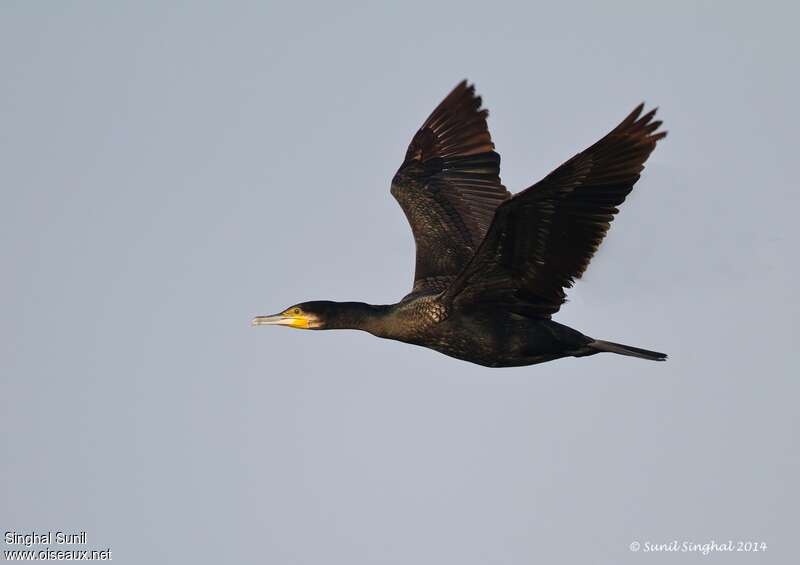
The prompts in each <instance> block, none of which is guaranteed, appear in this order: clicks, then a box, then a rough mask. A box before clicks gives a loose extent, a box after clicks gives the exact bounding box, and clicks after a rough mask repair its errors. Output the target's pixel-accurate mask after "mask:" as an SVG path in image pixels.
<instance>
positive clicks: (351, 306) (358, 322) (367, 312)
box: [325, 302, 391, 337]
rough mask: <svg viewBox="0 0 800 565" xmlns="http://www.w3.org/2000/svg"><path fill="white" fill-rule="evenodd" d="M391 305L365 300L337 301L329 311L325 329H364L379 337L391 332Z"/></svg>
mask: <svg viewBox="0 0 800 565" xmlns="http://www.w3.org/2000/svg"><path fill="white" fill-rule="evenodd" d="M390 311H391V306H388V305H375V304H365V303H364V302H336V303H335V306H334V307H333V308H331V310H330V311H329V312H328V319H327V321H326V324H325V329H329V330H363V331H365V332H369V333H371V334H373V335H376V336H379V337H386V336H388V334H389V329H390V326H389V323H388V322H389V320H388V317H389V315H390Z"/></svg>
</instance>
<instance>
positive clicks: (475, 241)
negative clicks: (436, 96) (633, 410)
mask: <svg viewBox="0 0 800 565" xmlns="http://www.w3.org/2000/svg"><path fill="white" fill-rule="evenodd" d="M642 110H643V106H641V105H640V106H639V107H637V108H636V109H635V110H634V111H633V112H631V114H630V115H628V117H627V118H625V119H624V120H623V121H622V123H620V124H619V125H618V126H617V127H616V128H614V129H613V130H612V131H611V132H610V133H609V134H608V135H606V136H605V137H603V138H602V139H601V140H600V141H598V142H597V143H595V144H594V145H592V146H591V147H589V148H588V149H586V150H585V151H583V152H581V153H578V154H577V155H576V156H574V157H573V158H572V159H570V160H568V161H567V162H566V163H564V164H563V165H561V166H560V167H558V168H557V169H556V170H555V171H553V172H552V173H550V174H549V175H547V176H546V177H545V178H544V179H542V180H541V181H539V182H538V183H536V184H534V185H533V186H531V187H529V188H527V189H525V190H523V191H522V192H520V193H518V194H516V195H514V196H512V195H511V194H510V193H509V192H508V191H507V190H506V189H505V187H504V186H503V185H502V183H501V182H500V156H499V155H498V154H497V153H496V152H495V151H494V143H492V139H491V136H490V135H489V130H488V128H487V125H486V116H487V114H488V113H487V111H486V110H484V109H481V99H480V97H478V96H476V95H475V88H474V86H468V85H467V82H466V81H464V82H462V83H460V84H459V85H458V86H456V88H455V89H454V90H453V91H452V92H451V93H450V94H449V95H448V96H447V97H446V98H445V99H444V100H443V101H442V103H441V104H439V106H438V107H437V108H436V109H435V110H434V111H433V113H432V114H431V115H430V117H429V118H428V119H427V120H426V121H425V123H424V124H423V125H422V127H421V128H420V129H419V131H417V133H416V134H415V135H414V138H413V139H412V140H411V144H410V145H409V147H408V151H407V152H406V157H405V160H404V161H403V164H402V165H400V169H399V170H398V171H397V174H395V176H394V179H393V180H392V187H391V192H392V195H393V196H394V197H395V198H396V199H397V201H398V202H399V203H400V206H401V207H402V209H403V211H404V212H405V215H406V218H408V222H409V224H411V231H412V232H413V234H414V240H415V242H416V247H417V259H416V270H415V274H414V285H413V289H412V291H411V293H410V294H408V295H407V296H406V297H404V298H403V299H402V300H401V301H400V302H398V303H397V304H392V305H384V306H374V305H369V304H364V303H360V302H328V301H315V302H305V303H301V304H297V305H295V306H292V307H290V308H288V309H287V310H285V311H283V312H281V313H280V314H276V315H274V316H259V317H257V318H255V320H254V321H253V323H254V324H255V325H268V324H277V325H287V326H292V327H297V328H303V329H359V330H364V331H368V332H370V333H372V334H374V335H376V336H379V337H385V338H389V339H395V340H399V341H404V342H407V343H413V344H416V345H421V346H424V347H429V348H431V349H435V350H437V351H440V352H442V353H444V354H446V355H450V356H452V357H456V358H458V359H464V360H466V361H471V362H473V363H478V364H480V365H486V366H489V367H511V366H519V365H531V364H534V363H541V362H543V361H550V360H552V359H558V358H560V357H567V356H573V357H583V356H586V355H594V354H595V353H600V352H603V351H607V352H613V353H618V354H622V355H630V356H633V357H641V358H644V359H651V360H655V361H663V360H664V359H666V357H667V356H666V355H665V354H663V353H658V352H655V351H648V350H645V349H639V348H636V347H630V346H627V345H620V344H617V343H612V342H607V341H601V340H596V339H593V338H590V337H587V336H585V335H583V334H582V333H580V332H578V331H576V330H573V329H572V328H569V327H567V326H564V325H562V324H559V323H557V322H554V321H553V320H551V316H552V314H554V313H555V312H557V311H558V310H559V308H560V307H561V304H563V302H564V300H565V289H566V288H569V287H571V286H572V284H573V283H574V281H575V279H577V278H580V276H581V275H582V274H583V272H584V271H585V270H586V268H587V266H588V265H589V261H590V260H591V258H592V256H593V255H594V252H595V251H596V250H597V248H598V246H599V245H600V243H601V242H602V241H603V238H604V237H605V235H606V232H607V231H608V227H609V225H610V223H611V221H612V220H613V219H614V215H615V214H616V213H617V211H618V210H617V207H618V206H619V205H620V204H622V202H624V200H625V197H626V196H627V195H628V194H629V193H630V191H631V190H632V189H633V185H634V184H635V183H636V181H637V180H639V175H640V173H641V171H642V169H643V168H644V162H645V161H646V160H647V157H648V156H649V155H650V153H651V152H652V151H653V149H654V148H655V146H656V142H657V141H658V140H659V139H661V138H663V137H664V136H665V135H666V132H659V131H658V128H659V126H660V125H661V122H660V121H654V120H653V117H654V115H655V110H652V111H650V112H648V113H646V114H644V115H642Z"/></svg>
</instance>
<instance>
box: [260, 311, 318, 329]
mask: <svg viewBox="0 0 800 565" xmlns="http://www.w3.org/2000/svg"><path fill="white" fill-rule="evenodd" d="M250 325H251V326H289V327H292V328H301V329H304V330H307V329H308V328H309V319H308V318H307V317H305V316H287V315H285V314H274V315H272V316H256V317H255V318H253V321H252V322H251V324H250Z"/></svg>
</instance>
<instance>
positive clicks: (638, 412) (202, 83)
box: [0, 2, 800, 565]
mask: <svg viewBox="0 0 800 565" xmlns="http://www.w3.org/2000/svg"><path fill="white" fill-rule="evenodd" d="M288 4H289V3H286V2H281V3H278V2H247V3H222V2H218V3H199V2H197V3H171V4H169V5H168V6H163V5H161V4H160V3H155V2H149V3H147V2H145V3H134V2H128V3H103V2H73V3H55V2H51V3H46V2H39V3H34V2H4V3H3V4H2V7H0V72H2V85H3V86H2V88H0V162H1V163H2V166H0V190H2V205H0V233H1V235H0V261H2V265H3V271H2V272H3V276H2V277H1V278H0V312H2V315H1V316H0V379H2V380H1V381H0V383H1V384H2V393H0V425H2V427H3V430H4V431H5V433H4V434H3V453H4V454H5V456H4V457H3V461H2V463H0V479H1V481H0V482H2V487H0V488H2V490H0V528H1V529H2V530H3V531H5V530H17V531H30V530H37V531H38V530H47V529H51V530H58V529H61V530H70V529H72V530H86V531H87V537H88V546H89V547H101V548H104V547H111V549H112V551H113V556H114V561H115V562H116V563H123V564H126V563H132V564H138V563H196V564H203V563H226V562H227V563H236V562H248V563H249V562H254V563H256V562H257V563H269V564H276V565H278V564H280V565H284V564H287V565H288V564H309V565H310V564H320V563H325V564H342V565H360V564H365V565H366V564H375V563H382V564H397V565H400V564H404V565H405V564H414V565H427V564H431V565H434V564H435V565H441V564H458V565H473V564H474V565H478V564H481V565H483V564H486V563H493V564H494V563H496V564H509V565H511V564H514V565H517V564H523V563H526V564H527V563H581V564H582V563H603V564H606V563H607V564H623V563H648V564H649V563H667V562H670V563H677V562H693V561H696V559H697V558H696V557H695V556H693V555H679V556H675V555H668V554H657V555H655V554H654V555H643V554H641V553H639V554H636V553H631V552H630V551H629V549H628V546H629V544H630V543H631V542H632V541H634V540H638V541H640V542H641V543H644V542H645V541H650V542H668V541H671V540H675V539H677V540H688V541H695V542H698V543H703V542H708V541H710V540H711V539H714V540H717V541H720V540H727V539H734V540H737V539H742V540H757V541H764V542H766V543H767V545H768V551H767V552H766V553H765V554H763V555H758V556H754V555H742V554H736V555H726V556H724V557H720V559H722V560H725V562H726V563H739V562H741V563H781V564H783V563H789V562H791V561H792V560H793V558H794V559H796V556H797V554H798V549H797V546H796V543H797V541H796V533H797V531H796V530H797V527H796V526H797V508H798V504H799V503H800V497H799V496H798V487H797V480H796V477H797V476H799V475H800V455H799V453H800V451H799V450H798V445H797V430H798V411H797V397H798V392H800V387H798V370H797V368H798V363H797V361H796V358H795V357H794V355H795V352H796V351H797V338H798V331H797V327H798V324H797V317H798V314H800V312H798V310H799V308H798V300H797V297H796V294H795V288H796V285H797V282H796V281H797V277H798V272H797V267H796V254H797V253H796V244H797V240H798V228H797V219H796V213H797V209H798V205H799V204H800V202H799V200H800V198H798V191H797V180H796V172H795V169H796V164H797V156H796V148H797V132H798V126H800V123H798V109H797V101H798V99H799V97H798V94H799V93H798V79H797V68H796V57H797V53H798V47H800V45H798V40H797V34H796V30H795V24H796V22H797V17H798V15H800V14H798V10H797V8H796V7H793V6H792V5H791V4H790V3H788V2H787V3H780V2H776V3H772V4H769V5H766V6H760V7H757V6H755V5H751V3H744V2H718V3H713V2H691V3H689V2H687V3H680V2H679V3H669V4H670V5H669V7H667V6H666V5H661V6H656V5H655V4H654V5H652V6H650V7H645V6H643V5H642V4H641V3H638V2H628V3H621V2H613V3H607V2H604V3H597V5H596V6H592V5H589V4H579V3H555V2H547V3H518V4H505V5H501V6H495V5H494V3H493V4H491V5H490V4H489V3H465V2H458V3H449V4H444V3H441V4H439V3H436V5H430V4H429V3H414V2H402V3H396V4H395V5H393V6H389V5H384V3H366V2H364V3H340V4H337V5H335V6H333V5H331V6H322V5H305V6H296V7H289V6H288ZM661 4H665V3H661ZM462 78H469V79H470V80H473V81H475V82H476V84H477V89H478V91H479V93H481V94H482V95H483V96H484V102H485V104H486V105H487V107H488V108H489V109H490V112H491V116H490V122H489V126H490V129H491V131H492V134H493V137H494V139H495V142H496V144H497V148H498V151H499V152H500V153H501V155H502V156H503V164H502V176H503V180H504V182H505V184H506V185H507V186H508V187H509V189H510V190H511V191H512V192H516V191H518V190H521V189H522V188H524V187H526V186H528V185H529V184H531V183H532V182H534V181H536V180H538V179H539V178H541V177H542V176H543V175H545V174H546V173H547V172H549V171H550V170H551V169H553V168H554V167H555V166H557V165H558V164H559V163H561V162H562V161H564V160H566V159H567V158H568V157H570V156H571V155H572V154H574V153H575V152H577V151H578V150H580V149H582V148H583V147H585V146H587V145H589V144H590V143H592V142H594V141H595V140H596V139H598V138H599V137H600V136H602V135H603V134H605V133H606V132H607V131H608V130H609V129H610V128H611V127H613V126H614V125H616V123H617V122H618V121H619V120H620V119H621V118H623V117H624V116H625V115H626V114H627V113H628V112H629V111H630V110H631V109H632V108H633V107H634V106H635V105H636V104H638V103H639V102H640V101H642V100H645V101H646V102H647V103H648V104H650V105H658V106H659V107H660V116H661V118H662V119H663V120H664V121H665V126H666V128H667V129H668V130H669V132H670V135H669V137H668V138H667V139H666V140H665V142H663V143H661V144H660V145H659V147H658V149H657V150H656V151H655V153H654V154H653V155H652V157H651V159H650V161H649V162H648V167H647V170H646V172H645V175H644V177H643V179H642V181H641V182H640V183H639V185H637V188H636V190H635V191H634V193H633V195H632V197H631V198H630V199H629V200H628V201H627V202H626V203H625V205H624V207H623V209H622V211H621V214H620V215H619V216H618V218H617V220H616V222H615V223H614V225H613V227H612V229H611V231H610V234H609V237H608V238H607V239H606V241H605V243H604V245H603V247H602V249H601V250H600V252H599V254H598V255H597V256H596V257H595V260H594V262H593V263H592V266H591V267H590V269H589V271H588V273H587V275H586V276H585V278H584V279H583V281H581V282H580V283H579V284H578V285H577V286H576V287H575V288H574V289H573V290H572V292H571V293H570V303H569V304H568V305H567V306H566V307H565V308H564V309H563V311H562V312H561V313H560V315H559V316H558V318H557V319H558V320H559V321H561V322H563V323H566V324H569V325H571V326H574V327H576V328H577V329H579V330H582V331H585V332H586V333H588V334H590V335H593V336H596V337H598V338H601V339H609V340H616V341H621V342H623V343H630V344H632V345H636V346H640V347H645V348H649V349H656V350H659V351H666V352H667V353H669V354H670V359H669V361H668V362H667V363H661V364H657V363H647V362H643V361H639V360H636V359H629V358H624V357H619V356H612V355H605V356H596V357H593V358H590V359H565V360H561V361H557V362H553V363H548V364H546V365H540V366H535V367H527V368H519V369H506V370H489V369H485V368H482V367H478V366H473V365H470V364H467V363H463V362H460V361H456V360H454V359H450V358H447V357H444V356H442V355H440V354H438V353H435V352H433V351H429V350H425V349H421V348H414V347H412V346H408V345H404V344H399V343H394V342H390V341H384V340H378V339H375V338H373V337H371V336H369V335H367V334H361V333H356V332H298V331H291V330H286V329H283V328H255V329H254V328H250V327H249V325H248V324H249V320H250V318H251V317H252V316H253V315H255V314H264V313H270V312H274V311H277V310H278V309H280V308H283V307H285V306H288V305H289V304H292V303H294V302H298V301H301V300H307V299H333V300H364V301H368V302H375V303H387V302H393V301H395V300H397V299H398V298H399V297H401V296H402V295H403V294H405V293H406V292H407V291H408V289H409V288H410V285H411V278H412V270H413V240H412V239H411V234H410V230H409V229H408V226H407V225H406V222H405V218H404V217H403V214H402V212H401V210H400V208H399V207H398V206H397V204H396V203H395V202H394V200H393V199H392V198H391V196H390V195H389V180H390V179H391V176H392V175H393V173H394V171H395V169H396V167H397V166H398V165H399V163H400V161H401V160H402V156H403V152H404V151H405V147H406V145H407V143H408V141H409V140H410V139H411V135H412V134H413V132H414V131H415V129H416V128H417V127H418V126H419V125H420V124H421V123H422V121H423V120H424V118H425V117H426V116H427V114H428V113H429V112H430V111H431V110H432V109H433V107H434V106H435V105H436V104H437V103H438V102H439V101H440V100H441V98H442V97H443V96H444V95H445V94H447V92H448V91H449V90H450V89H451V88H452V87H453V86H454V85H455V84H456V83H457V82H458V81H459V80H461V79H462ZM792 477H794V479H792ZM3 549H6V546H4V547H3Z"/></svg>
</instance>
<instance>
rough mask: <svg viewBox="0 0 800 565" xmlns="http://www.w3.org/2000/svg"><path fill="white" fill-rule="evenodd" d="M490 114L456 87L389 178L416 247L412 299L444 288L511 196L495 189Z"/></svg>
mask: <svg viewBox="0 0 800 565" xmlns="http://www.w3.org/2000/svg"><path fill="white" fill-rule="evenodd" d="M487 115H488V112H487V111H486V110H483V109H481V99H480V97H479V96H476V95H475V87H474V86H467V82H466V81H463V82H461V83H460V84H459V85H458V86H456V87H455V89H453V91H452V92H451V93H450V94H449V95H448V96H447V98H445V99H444V100H443V101H442V103H441V104H439V106H438V107H437V108H436V109H435V110H434V111H433V113H432V114H431V115H430V117H429V118H428V119H427V120H426V121H425V123H424V124H423V125H422V127H421V128H420V129H419V131H418V132H417V133H416V135H414V139H412V140H411V144H410V145H409V146H408V151H407V152H406V158H405V161H403V164H402V165H401V166H400V169H399V170H398V171H397V174H395V176H394V179H392V195H393V196H394V197H395V198H396V199H397V201H398V202H399V203H400V206H401V207H402V208H403V212H405V214H406V218H408V223H409V224H411V231H412V232H413V234H414V241H415V242H416V245H417V263H416V271H415V273H414V289H413V291H412V292H421V291H428V290H437V291H441V290H444V289H445V288H447V286H448V285H449V284H450V283H451V282H452V281H453V280H454V278H455V277H456V275H458V273H460V272H461V271H462V270H463V268H464V267H465V266H466V265H467V263H468V262H469V260H470V258H471V257H472V255H473V254H474V252H475V250H476V249H477V248H478V245H479V244H480V242H481V241H482V240H483V238H484V236H485V234H486V231H487V230H488V228H489V224H490V223H491V220H492V216H493V215H494V211H495V209H496V208H497V205H498V204H500V203H501V202H503V201H504V200H506V199H507V198H508V197H509V196H510V195H509V193H508V191H507V190H506V189H505V187H504V186H503V185H502V184H501V183H500V155H498V154H497V153H495V152H494V143H492V138H491V136H490V135H489V130H488V129H487V127H486V116H487Z"/></svg>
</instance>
